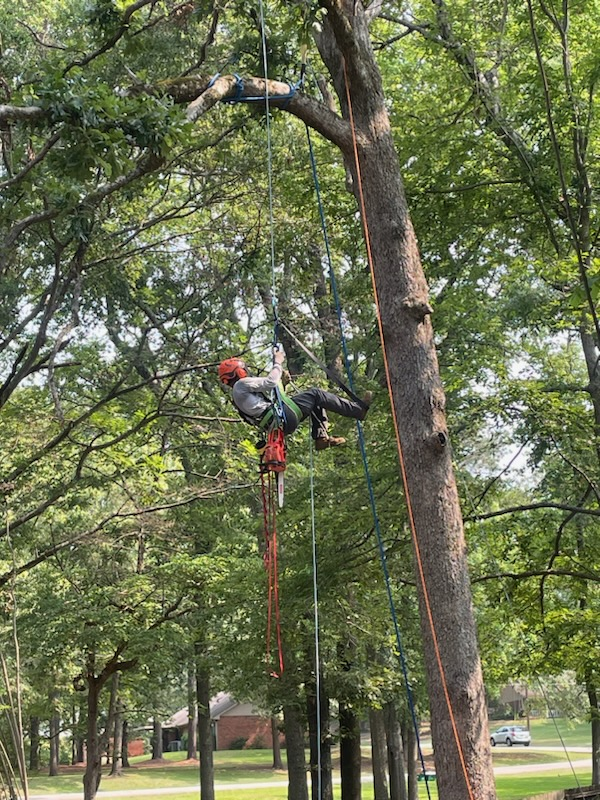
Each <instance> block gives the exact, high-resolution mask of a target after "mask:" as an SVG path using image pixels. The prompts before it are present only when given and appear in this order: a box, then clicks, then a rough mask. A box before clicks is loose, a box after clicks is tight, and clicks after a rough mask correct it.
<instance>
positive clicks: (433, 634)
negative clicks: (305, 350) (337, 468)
mask: <svg viewBox="0 0 600 800" xmlns="http://www.w3.org/2000/svg"><path fill="white" fill-rule="evenodd" d="M342 63H343V65H344V83H345V86H346V100H347V102H348V114H349V117H350V128H351V131H352V146H353V149H354V164H355V167H356V180H357V185H358V194H359V202H360V213H361V215H362V220H363V226H364V236H365V245H366V249H367V261H368V264H369V271H370V273H371V283H372V285H373V296H374V299H375V308H376V312H377V325H378V328H379V336H380V338H381V343H382V350H383V363H384V368H385V374H386V378H387V384H388V386H389V387H391V381H390V369H389V364H388V359H387V353H386V350H385V338H384V335H383V325H382V322H381V314H380V310H379V296H378V293H377V284H376V282H375V271H374V269H373V254H372V251H371V237H370V235H369V224H368V221H367V213H366V206H365V198H364V192H363V185H362V177H361V171H360V161H359V156H358V144H357V141H356V129H355V127H354V114H353V111H352V98H351V97H350V85H349V81H348V71H347V68H346V60H345V59H344V58H343V57H342ZM391 406H392V418H393V421H394V431H395V434H396V445H397V448H398V459H399V462H400V472H401V475H402V483H403V484H404V494H405V497H406V506H407V511H408V519H409V524H410V530H411V535H412V539H413V545H414V549H415V556H416V561H417V566H418V570H419V577H420V579H421V586H422V587H423V599H424V602H425V608H426V611H427V620H428V622H429V628H430V631H431V638H432V641H433V647H434V650H435V657H436V661H437V665H438V669H439V672H440V679H441V682H442V688H443V690H444V697H445V699H446V705H447V708H448V714H449V716H450V723H451V725H452V731H453V733H454V739H455V742H456V747H457V749H458V754H459V758H460V763H461V766H462V770H463V774H464V777H465V783H466V784H467V789H468V792H469V797H470V798H471V800H475V796H474V794H473V788H472V786H471V780H470V778H469V773H468V770H467V764H466V761H465V755H464V752H463V749H462V744H461V740H460V736H459V733H458V727H457V725H456V719H455V717H454V711H453V709H452V702H451V700H450V693H449V691H448V683H447V680H446V673H445V671H444V665H443V663H442V656H441V653H440V648H439V644H438V637H437V633H436V630H435V624H434V621H433V613H432V611H431V603H430V601H429V592H428V590H427V584H426V583H425V572H424V569H423V559H422V557H421V549H420V547H419V541H418V538H417V528H416V524H415V519H414V515H413V508H412V502H411V499H410V492H409V488H408V477H407V474H406V466H405V461H404V453H403V449H402V442H401V439H400V430H399V427H398V419H397V416H396V408H395V406H394V402H393V398H392V403H391Z"/></svg>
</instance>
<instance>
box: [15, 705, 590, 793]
mask: <svg viewBox="0 0 600 800" xmlns="http://www.w3.org/2000/svg"><path fill="white" fill-rule="evenodd" d="M556 722H557V723H558V725H559V732H560V736H559V735H558V734H557V730H556V727H555V725H554V721H553V720H533V721H532V725H531V734H532V739H533V742H532V745H531V747H517V746H516V747H502V746H498V747H495V748H493V749H492V753H493V761H494V766H496V767H499V766H515V765H527V764H542V763H558V762H564V766H562V765H561V766H560V767H557V768H556V770H552V772H547V773H537V774H529V775H527V774H524V775H499V776H497V779H496V785H497V788H498V798H499V800H522V798H527V797H531V796H533V795H536V794H540V793H542V792H545V791H552V790H553V789H560V788H565V787H570V786H574V785H575V784H576V782H577V781H576V780H575V779H574V777H573V775H572V772H571V769H570V767H569V765H568V763H567V754H565V753H564V752H562V751H560V750H557V751H554V752H541V751H538V750H537V749H536V746H537V747H544V746H554V747H559V746H560V745H561V742H560V737H562V739H563V741H564V743H565V745H566V746H567V750H568V748H569V747H577V746H583V745H588V746H589V743H590V741H589V735H590V730H589V725H586V724H579V725H569V724H567V723H566V722H565V721H564V720H560V719H559V720H556ZM497 724H498V726H500V725H501V724H502V723H501V722H498V723H497ZM494 726H495V723H491V727H494ZM568 752H569V756H570V757H571V759H572V760H576V759H581V758H582V757H584V756H583V755H582V754H581V753H575V752H572V751H569V750H568ZM363 754H364V755H365V756H366V757H368V756H369V755H370V753H369V748H363ZM182 755H183V754H182V753H166V754H165V757H164V761H163V762H161V763H160V764H159V765H153V764H152V762H150V761H149V759H148V757H147V756H140V757H138V758H134V759H132V764H133V768H132V769H130V770H127V771H126V772H125V774H124V775H123V776H122V777H120V778H108V777H107V776H106V777H104V778H103V780H102V785H101V787H100V791H101V792H102V791H105V792H113V791H118V792H123V794H122V795H121V796H120V798H119V800H155V797H154V796H153V795H150V794H148V795H144V794H142V795H133V794H132V795H129V791H130V790H138V791H139V790H144V789H149V790H150V789H160V788H169V789H178V788H180V789H181V794H179V793H177V792H174V793H173V794H168V795H165V796H164V797H165V800H192V798H194V797H195V796H197V794H196V793H195V792H194V791H191V792H190V791H186V787H195V786H198V783H199V773H198V765H197V764H192V765H190V764H189V762H183V763H180V764H179V765H177V763H176V762H181V761H182ZM283 756H284V758H285V751H284V753H283ZM271 758H272V755H271V751H270V750H231V751H219V752H216V753H215V754H214V762H215V780H216V794H217V797H219V798H223V800H225V799H226V798H229V799H230V800H263V798H264V800H286V797H287V789H286V788H284V787H278V786H273V787H272V788H257V789H246V788H244V789H227V790H225V789H221V790H219V788H218V786H219V784H246V783H250V782H261V783H274V784H276V783H278V782H283V781H285V780H286V777H287V774H286V773H285V772H275V773H274V772H273V771H272V770H271ZM81 777H82V772H81V770H80V769H79V770H74V769H70V768H66V769H65V771H64V772H63V774H61V775H59V776H57V777H56V778H48V776H47V775H45V774H39V775H33V776H31V779H30V792H31V794H33V795H36V794H59V793H61V794H62V793H80V792H81V785H82V784H81ZM577 777H578V779H579V782H580V783H581V784H582V785H586V784H587V783H589V781H590V779H591V775H590V774H589V773H588V774H579V772H578V775H577ZM419 788H420V797H421V798H427V792H426V788H425V784H420V785H419ZM339 792H340V789H339V786H338V787H336V793H335V798H336V800H337V798H339ZM372 792H373V790H372V785H371V784H365V785H364V788H363V800H372V797H373V793H372ZM430 793H431V800H437V790H436V785H435V783H432V784H430Z"/></svg>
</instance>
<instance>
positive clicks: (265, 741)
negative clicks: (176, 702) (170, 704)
mask: <svg viewBox="0 0 600 800" xmlns="http://www.w3.org/2000/svg"><path fill="white" fill-rule="evenodd" d="M210 718H211V724H212V729H213V745H214V748H215V750H228V749H229V748H230V745H231V743H232V742H235V741H239V740H240V739H245V741H246V744H245V747H252V746H256V745H257V744H258V743H259V742H260V743H262V745H263V746H264V747H273V736H272V733H271V719H270V717H268V716H265V715H264V714H261V713H260V712H259V711H258V710H257V709H256V708H255V707H254V706H253V705H252V704H251V703H240V702H239V701H238V700H235V699H234V698H233V697H232V696H231V695H230V694H227V693H226V692H220V693H219V694H218V695H216V696H215V697H213V699H212V700H211V701H210ZM162 727H163V746H164V749H165V750H175V749H178V745H177V744H176V743H178V742H180V741H181V739H182V737H183V736H184V735H187V729H188V709H187V706H186V707H185V708H182V709H181V710H180V711H176V712H175V714H173V716H172V717H171V718H170V719H169V720H167V722H165V723H164V724H163V726H162Z"/></svg>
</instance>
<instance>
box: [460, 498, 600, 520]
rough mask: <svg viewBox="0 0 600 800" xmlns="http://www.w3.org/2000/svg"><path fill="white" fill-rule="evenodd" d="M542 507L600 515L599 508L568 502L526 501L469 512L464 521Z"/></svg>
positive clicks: (490, 517) (591, 515)
mask: <svg viewBox="0 0 600 800" xmlns="http://www.w3.org/2000/svg"><path fill="white" fill-rule="evenodd" d="M542 508H547V509H550V508H554V509H557V510H558V511H568V512H574V513H576V514H587V515H588V516H590V517H600V509H593V508H580V507H579V506H571V505H568V503H552V502H545V503H528V504H525V505H522V506H509V507H507V508H501V509H499V510H498V511H487V512H485V513H482V514H470V515H469V516H467V517H465V522H477V521H479V520H482V519H492V518H493V517H503V516H505V515H506V514H517V513H520V512H521V511H536V510H538V509H542Z"/></svg>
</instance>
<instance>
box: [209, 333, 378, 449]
mask: <svg viewBox="0 0 600 800" xmlns="http://www.w3.org/2000/svg"><path fill="white" fill-rule="evenodd" d="M273 361H274V364H273V368H272V369H271V371H270V372H269V374H268V375H267V377H266V378H251V377H249V375H248V371H247V368H246V363H245V362H244V361H242V359H240V358H227V359H225V361H222V362H221V363H220V364H219V369H218V372H219V378H220V380H221V382H222V383H224V384H225V386H228V387H229V388H230V389H231V390H232V400H233V404H234V406H235V407H236V409H237V410H238V412H239V414H240V416H241V417H242V419H244V420H245V421H246V422H249V423H250V424H251V425H255V426H256V427H257V428H258V429H259V430H260V431H263V432H266V431H267V430H268V429H269V427H270V426H271V424H272V423H273V422H274V420H276V418H277V415H278V414H279V413H280V414H281V421H282V424H283V432H284V433H285V434H289V433H293V432H294V431H295V430H296V428H297V427H298V425H299V424H300V423H301V422H302V420H305V419H307V418H308V417H310V419H311V425H312V431H311V432H312V438H313V439H314V440H315V449H316V450H327V448H329V447H337V446H338V445H341V444H344V443H345V441H346V440H345V439H343V438H342V437H341V436H329V434H328V420H327V411H333V412H335V413H336V414H340V416H342V417H350V418H351V419H359V420H364V418H365V417H366V416H367V412H368V410H369V406H370V404H371V400H372V397H373V393H372V392H366V393H365V395H364V397H363V398H362V400H360V401H358V402H354V401H353V400H345V399H343V398H341V397H338V396H337V395H336V394H333V393H332V392H326V391H324V390H323V389H318V388H316V387H313V388H312V389H307V390H306V391H304V392H299V393H298V394H295V395H294V396H293V397H287V395H286V394H285V393H284V392H283V390H282V389H281V387H280V384H281V379H282V376H283V362H284V361H285V353H284V352H283V349H282V348H280V347H275V348H273ZM274 392H277V393H278V395H279V398H280V399H281V403H277V404H276V403H274V402H273V400H272V399H271V395H272V394H273V393H274Z"/></svg>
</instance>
